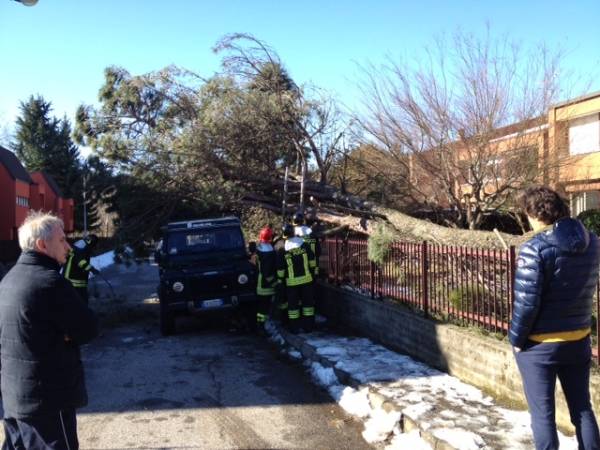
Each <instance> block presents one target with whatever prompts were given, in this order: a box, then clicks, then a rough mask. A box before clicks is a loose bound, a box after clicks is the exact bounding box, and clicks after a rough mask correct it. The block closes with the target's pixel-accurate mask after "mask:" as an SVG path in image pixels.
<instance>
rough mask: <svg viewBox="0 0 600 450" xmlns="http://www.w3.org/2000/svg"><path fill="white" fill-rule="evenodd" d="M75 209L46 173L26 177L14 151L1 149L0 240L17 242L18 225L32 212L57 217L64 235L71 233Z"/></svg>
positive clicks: (70, 200) (36, 173)
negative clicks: (52, 214) (46, 213)
mask: <svg viewBox="0 0 600 450" xmlns="http://www.w3.org/2000/svg"><path fill="white" fill-rule="evenodd" d="M74 206H75V205H74V202H73V199H69V198H65V197H64V196H63V194H62V192H61V191H60V189H59V187H58V185H57V184H56V182H55V181H54V180H53V179H52V177H51V176H50V175H49V174H46V173H43V172H34V173H32V174H29V173H28V172H27V171H26V170H25V168H24V167H23V165H22V164H21V162H20V161H19V160H18V159H17V157H16V155H15V154H14V153H13V152H11V151H10V150H8V149H6V148H4V147H2V146H0V210H2V211H3V213H2V214H0V241H16V240H17V239H18V235H17V230H18V228H19V226H21V224H22V223H23V221H24V220H25V217H27V214H28V213H29V211H32V210H43V211H47V212H51V213H54V214H56V215H57V216H58V217H60V218H61V219H62V220H63V221H64V223H65V232H67V233H68V232H72V231H73V230H74V220H73V214H74Z"/></svg>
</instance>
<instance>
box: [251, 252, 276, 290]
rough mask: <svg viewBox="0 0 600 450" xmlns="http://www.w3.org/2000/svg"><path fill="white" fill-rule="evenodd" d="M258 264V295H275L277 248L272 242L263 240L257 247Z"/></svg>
mask: <svg viewBox="0 0 600 450" xmlns="http://www.w3.org/2000/svg"><path fill="white" fill-rule="evenodd" d="M256 255H257V258H256V265H257V268H258V282H257V284H256V294H257V295H274V294H275V283H276V282H277V278H276V275H277V274H276V258H275V250H274V249H273V246H272V245H271V244H266V243H264V242H261V243H260V244H258V247H257V248H256Z"/></svg>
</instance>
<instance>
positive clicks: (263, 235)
mask: <svg viewBox="0 0 600 450" xmlns="http://www.w3.org/2000/svg"><path fill="white" fill-rule="evenodd" d="M258 240H259V241H260V242H271V241H272V240H273V230H272V229H271V228H270V227H265V228H263V229H262V230H260V234H259V236H258Z"/></svg>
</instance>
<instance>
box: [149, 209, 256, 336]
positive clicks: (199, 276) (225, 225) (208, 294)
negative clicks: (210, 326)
mask: <svg viewBox="0 0 600 450" xmlns="http://www.w3.org/2000/svg"><path fill="white" fill-rule="evenodd" d="M162 232H163V236H162V241H161V242H160V243H159V246H158V248H157V250H156V253H155V258H156V261H157V262H158V265H159V273H160V285H159V287H158V297H159V300H160V331H161V333H162V334H163V335H164V336H166V335H169V334H173V333H174V332H175V319H176V317H177V316H178V315H184V314H210V313H214V312H219V311H227V310H234V309H236V308H240V307H246V308H247V307H251V306H253V304H255V302H256V296H255V292H256V269H255V267H254V265H253V264H251V263H250V260H249V254H248V252H247V250H246V246H245V244H244V236H243V234H242V229H241V224H240V220H239V219H238V218H237V217H224V218H219V219H199V220H189V221H185V222H173V223H169V224H168V225H167V226H165V227H163V228H162Z"/></svg>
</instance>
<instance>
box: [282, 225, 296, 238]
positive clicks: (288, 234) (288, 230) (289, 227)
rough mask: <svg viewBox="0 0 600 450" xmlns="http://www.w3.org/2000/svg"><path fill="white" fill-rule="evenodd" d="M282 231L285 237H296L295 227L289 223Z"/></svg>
mask: <svg viewBox="0 0 600 450" xmlns="http://www.w3.org/2000/svg"><path fill="white" fill-rule="evenodd" d="M281 231H282V234H283V237H286V238H288V237H292V236H293V235H294V227H293V225H291V224H289V223H286V224H285V225H284V226H283V229H282V230H281Z"/></svg>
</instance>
